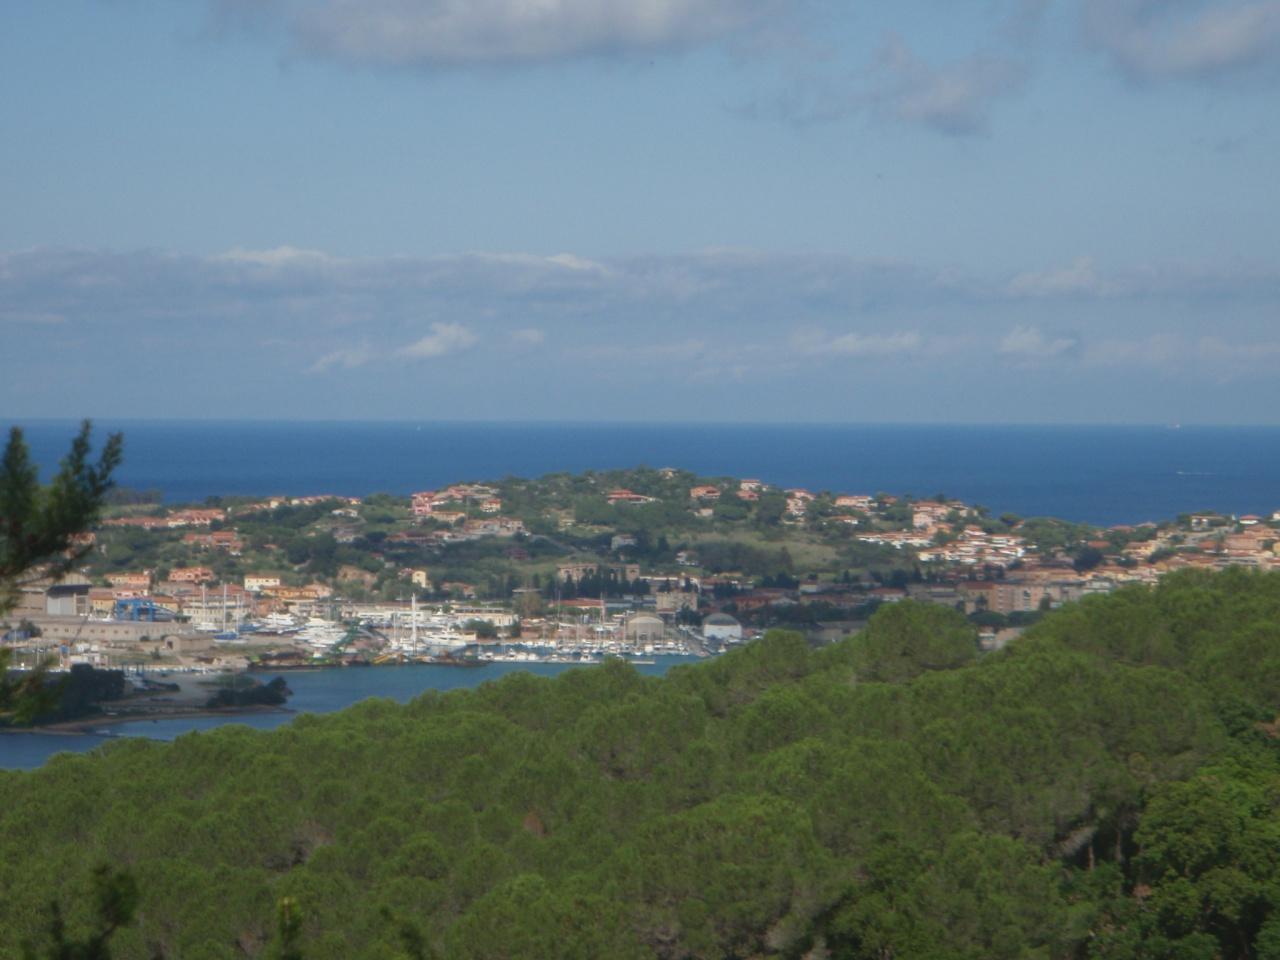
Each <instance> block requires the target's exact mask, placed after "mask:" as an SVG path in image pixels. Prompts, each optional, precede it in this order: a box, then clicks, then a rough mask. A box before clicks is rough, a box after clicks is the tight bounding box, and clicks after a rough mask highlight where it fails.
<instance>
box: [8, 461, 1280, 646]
mask: <svg viewBox="0 0 1280 960" xmlns="http://www.w3.org/2000/svg"><path fill="white" fill-rule="evenodd" d="M1278 541H1280V512H1277V513H1275V514H1273V515H1271V516H1269V517H1262V516H1255V515H1243V516H1229V515H1222V514H1217V513H1193V514H1186V515H1183V516H1180V517H1178V518H1175V519H1171V520H1167V521H1163V522H1158V523H1157V522H1153V523H1147V524H1141V525H1133V526H1115V527H1109V528H1096V527H1089V526H1085V525H1079V524H1071V523H1066V522H1062V521H1056V520H1048V519H1024V518H1019V517H1013V516H1008V515H1005V516H1001V517H992V516H991V515H990V512H989V511H988V510H987V509H985V508H984V507H981V506H979V505H975V504H969V503H965V502H963V501H960V500H956V499H953V498H947V497H945V496H941V495H939V496H938V497H934V498H927V499H925V498H914V497H908V496H895V495H889V494H884V493H875V494H871V493H846V492H834V493H833V492H830V491H818V492H814V491H809V490H806V489H802V488H788V489H779V488H777V487H775V486H773V485H771V484H769V483H767V482H764V481H761V480H757V479H728V478H718V479H717V478H703V477H696V476H694V475H692V474H689V473H686V472H683V471H678V470H675V469H671V468H668V469H663V470H657V471H654V470H647V469H643V468H641V469H638V470H634V471H617V472H615V473H612V474H588V475H583V476H578V477H568V476H564V475H555V476H552V477H546V478H541V479H540V480H531V481H523V480H506V481H503V482H501V483H458V484H454V485H451V486H448V487H445V488H443V489H440V490H430V491H428V490H424V491H420V492H417V493H414V494H413V495H412V496H410V497H407V498H397V497H390V496H386V495H375V496H372V497H368V498H363V499H362V498H357V497H338V496H327V495H312V496H295V497H285V496H280V497H270V498H262V499H254V500H250V499H239V500H236V499H228V500H227V501H225V502H210V503H207V504H204V505H199V506H193V505H178V506H163V505H160V504H155V503H152V504H143V505H137V504H134V505H124V506H118V507H115V508H113V509H112V510H111V511H110V514H109V515H108V517H107V518H106V519H104V520H103V521H102V523H101V524H100V526H99V527H98V528H97V529H96V530H94V531H91V532H87V533H85V534H84V535H83V536H82V537H81V538H80V540H79V543H78V545H77V546H78V549H79V550H81V551H82V552H83V556H82V558H81V561H80V564H79V566H78V568H77V570H76V571H75V572H74V573H72V574H70V575H68V576H65V577H63V578H61V579H60V580H58V581H57V582H49V581H41V580H34V581H32V582H30V583H27V584H26V585H25V586H24V587H23V590H22V594H21V600H20V603H19V605H18V607H17V609H15V610H14V611H12V612H11V614H10V617H9V622H8V623H7V624H5V625H3V626H4V630H5V632H4V634H3V637H4V642H5V643H6V644H8V645H10V646H12V647H14V648H15V649H16V651H17V652H18V654H19V656H20V657H21V655H23V654H27V655H29V656H31V657H38V656H45V655H48V654H50V653H53V654H55V655H57V656H58V657H59V658H60V659H61V661H62V663H63V665H64V666H65V665H70V664H74V663H90V664H93V665H96V666H113V667H118V666H125V667H135V668H138V669H145V668H153V669H209V670H225V669H244V668H249V667H253V666H265V667H268V668H271V669H279V668H285V667H290V666H310V665H323V664H346V665H357V664H358V665H366V664H368V665H377V664H384V663H404V662H416V661H423V662H435V663H448V664H454V665H466V664H470V663H483V662H490V661H494V660H522V661H523V660H549V661H555V662H566V661H568V662H581V663H590V662H597V661H598V660H599V659H600V658H602V657H605V656H611V655H612V656H622V657H629V658H633V659H645V658H652V657H655V656H662V655H690V656H707V655H712V654H715V653H719V652H722V651H724V650H725V649H728V648H729V647H731V646H733V645H735V644H738V643H742V642H744V641H746V640H749V639H751V638H752V637H753V636H756V635H758V634H759V633H760V632H761V631H762V630H763V629H765V628H767V627H771V626H787V627H791V628H795V629H801V630H804V631H805V632H806V633H808V634H809V635H810V637H811V638H812V639H813V640H814V641H815V642H821V641H823V640H831V639H836V638H838V637H840V636H843V635H846V634H848V633H850V632H854V631H856V630H857V629H858V628H859V626H860V625H861V623H863V622H865V619H866V618H867V617H868V616H869V615H870V613H872V612H873V611H874V610H875V609H876V608H877V607H878V606H880V605H882V604H886V603H895V602H899V601H902V600H906V599H912V600H916V601H921V602H927V603H936V604H945V605H947V606H950V607H953V608H955V609H958V610H961V611H963V612H964V613H965V614H966V615H968V616H969V617H970V618H971V619H972V620H973V622H974V623H975V624H976V625H977V626H978V628H979V630H980V631H981V639H982V642H983V644H984V646H986V647H989V648H991V647H997V646H1000V645H1002V644H1003V643H1004V642H1007V640H1008V639H1009V638H1010V637H1011V636H1014V635H1016V633H1017V632H1019V631H1020V630H1021V629H1024V628H1025V627H1026V626H1027V625H1028V624H1029V623H1031V622H1033V621H1034V619H1035V618H1036V617H1037V616H1039V615H1040V614H1042V613H1043V612H1044V611H1046V610H1049V609H1052V608H1055V607H1058V606H1060V605H1062V604H1064V603H1067V602H1070V601H1075V600H1080V599H1082V598H1085V597H1088V596H1091V595H1096V594H1105V593H1110V592H1112V591H1115V590H1117V589H1119V588H1122V587H1124V586H1126V585H1130V584H1151V583H1154V582H1156V581H1158V580H1159V579H1160V578H1161V577H1163V576H1165V575H1168V574H1170V573H1172V572H1175V571H1178V570H1187V569H1191V570H1218V569H1222V568H1224V567H1234V566H1239V567H1248V568H1253V569H1261V570H1268V569H1274V568H1276V567H1277V565H1280V556H1278V555H1277V553H1276V552H1275V546H1276V543H1277V542H1278Z"/></svg>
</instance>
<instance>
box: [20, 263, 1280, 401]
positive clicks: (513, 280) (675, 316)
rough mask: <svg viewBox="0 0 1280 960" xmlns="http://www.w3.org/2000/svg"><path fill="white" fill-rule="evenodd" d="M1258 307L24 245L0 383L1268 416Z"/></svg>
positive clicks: (1082, 294)
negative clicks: (123, 381) (8, 356)
mask: <svg viewBox="0 0 1280 960" xmlns="http://www.w3.org/2000/svg"><path fill="white" fill-rule="evenodd" d="M1277 316H1280V270H1276V269H1275V268H1274V267H1273V266H1272V267H1266V266H1265V265H1264V266H1255V267H1250V268H1234V269H1228V268H1224V267H1220V266H1219V267H1216V268H1215V267H1212V266H1209V265H1188V264H1155V265H1150V266H1146V267H1142V268H1130V269H1118V268H1115V267H1108V266H1106V265H1104V264H1101V263H1098V262H1097V261H1095V260H1094V259H1092V258H1089V257H1084V258H1080V259H1079V260H1077V261H1075V262H1073V263H1069V264H1067V265H1066V266H1057V267H1054V266H1050V267H1047V268H1045V269H1042V270H1039V271H1028V272H1024V273H1022V274H1019V275H1017V276H1013V277H1009V276H1005V277H1000V276H995V277H990V276H983V275H979V274H975V273H967V272H965V271H963V270H960V269H957V268H955V267H951V268H947V269H935V268H929V267H927V266H924V265H920V264H909V263H901V262H886V261H876V260H866V259H858V258H852V257H844V256H830V255H800V254H776V253H766V252H758V251H733V250H726V251H707V252H703V253H696V254H688V255H671V256H650V257H631V258H618V259H598V258H591V257H586V256H582V255H571V254H555V255H539V254H529V253H482V254H464V255H456V256H441V257H418V258H413V257H389V258H347V257H341V256H336V255H333V254H328V253H324V252H320V251H297V250H294V249H293V248H276V249H271V250H251V249H240V250H235V251H231V252H230V253H226V254H222V255H217V256H206V257H200V256H183V255H176V254H165V253H158V252H154V251H144V252H138V253H121V252H110V251H106V252H104V251H91V250H32V251H25V252H20V253H11V254H7V255H0V323H3V324H4V327H5V331H6V338H7V346H9V347H10V348H11V349H12V350H13V355H14V356H20V357H23V358H24V362H23V363H22V364H21V365H14V366H11V367H10V368H9V369H8V370H7V371H6V373H7V379H6V380H5V381H4V382H3V383H0V398H3V399H5V401H6V403H7V407H8V409H10V410H13V411H15V412H18V413H22V412H23V411H24V410H35V411H37V413H36V414H29V415H41V416H58V415H70V416H78V415H81V414H83V413H85V412H95V411H98V410H100V409H101V404H104V403H106V404H111V403H116V402H120V403H124V404H127V406H126V407H124V408H115V409H111V410H107V411H105V412H106V413H113V414H115V415H121V416H148V415H155V413H154V412H155V411H156V410H164V411H166V413H167V414H168V415H172V416H192V415H197V416H199V415H203V416H211V415H223V416H245V415H248V416H252V415H257V412H260V411H263V410H269V411H271V413H272V415H277V416H287V415H298V416H325V415H328V416H367V417H377V416H401V415H405V414H407V413H408V412H409V411H412V410H415V409H418V407H419V406H421V405H423V404H425V405H426V407H427V408H429V409H431V410H433V411H435V413H434V414H433V415H436V416H447V415H449V413H450V412H451V411H452V412H453V413H455V414H456V413H457V412H458V409H457V408H458V405H459V404H462V403H465V404H466V407H465V409H466V411H467V412H468V413H472V412H474V411H476V410H479V413H476V415H480V413H484V412H485V411H487V412H488V414H489V415H491V416H497V417H502V416H509V415H512V414H513V413H518V415H520V416H529V417H546V418H564V417H572V416H588V417H605V418H607V417H610V416H628V417H633V416H639V415H642V414H643V415H645V416H652V417H658V418H661V417H675V418H680V417H683V416H685V413H683V411H686V410H689V409H693V410H697V411H699V416H700V417H701V418H703V419H707V418H714V417H717V416H720V417H726V418H729V419H735V418H746V419H750V418H751V417H752V416H753V414H754V415H756V416H759V415H762V414H767V415H768V416H770V417H776V416H793V417H798V418H801V419H804V418H812V411H815V410H822V411H824V412H825V414H826V415H827V416H830V417H835V418H837V419H839V418H840V417H841V416H846V417H849V418H855V419H857V418H860V419H877V416H879V415H878V414H877V413H876V411H877V410H879V409H881V406H882V405H888V408H889V409H891V410H892V411H893V412H894V415H895V417H900V416H905V417H907V418H913V417H914V418H916V419H938V418H939V417H940V416H942V413H943V412H944V411H947V410H952V409H954V410H964V411H965V412H966V413H967V414H969V416H970V417H977V418H979V419H981V418H983V416H984V415H985V418H986V419H996V420H999V419H1008V418H1009V417H1010V416H1013V417H1014V418H1021V419H1060V418H1061V416H1062V415H1063V411H1070V412H1071V413H1072V414H1073V415H1074V416H1076V417H1081V416H1084V415H1085V414H1088V413H1089V412H1090V408H1087V407H1086V408H1082V407H1081V406H1080V403H1081V398H1086V399H1087V402H1088V403H1092V404H1095V405H1096V408H1095V409H1093V410H1092V416H1093V418H1095V419H1108V418H1110V419H1123V420H1129V421H1132V420H1134V419H1140V418H1141V417H1140V413H1141V411H1142V410H1147V411H1148V413H1147V416H1148V418H1149V419H1153V420H1164V419H1169V418H1173V419H1179V420H1183V421H1186V422H1193V421H1194V420H1195V419H1196V418H1197V416H1200V417H1201V418H1203V417H1204V416H1205V415H1206V414H1205V411H1209V410H1212V409H1214V408H1213V403H1212V402H1211V401H1212V400H1213V397H1214V396H1215V394H1214V391H1219V392H1222V391H1228V392H1229V391H1230V390H1233V389H1239V390H1241V391H1252V393H1251V394H1250V396H1249V398H1248V399H1247V401H1246V400H1244V399H1242V398H1239V397H1234V398H1233V400H1232V403H1233V404H1235V406H1232V407H1230V408H1229V407H1228V405H1227V402H1226V400H1223V401H1222V407H1221V409H1224V410H1226V409H1235V410H1240V409H1247V410H1262V409H1270V408H1278V409H1280V389H1278V388H1277V387H1276V384H1277V383H1280V378H1276V377H1275V376H1274V368H1275V365H1276V363H1277V361H1280V351H1278V350H1277V346H1276V338H1275V333H1274V330H1275V318H1276V317H1277ZM1064 330H1069V331H1070V333H1063V332H1062V331H1064ZM121 370H128V371H131V377H130V380H129V387H128V389H127V390H121V389H120V388H119V383H120V380H119V376H118V373H119V371H121ZM1118 371H1123V373H1124V375H1123V376H1117V372H1118ZM227 384H235V385H236V386H235V389H234V390H228V389H227V387H226V385H227ZM1268 391H1270V392H1272V393H1275V394H1277V395H1276V396H1275V397H1274V401H1275V403H1274V404H1270V405H1269V401H1268V400H1267V395H1268ZM1134 397H1140V398H1141V404H1139V405H1138V406H1135V404H1134V400H1133V398H1134ZM855 401H856V402H857V409H858V411H859V412H858V413H857V415H856V416H855V415H854V413H852V412H851V411H852V409H853V408H852V407H849V406H848V405H849V404H850V403H853V402H855ZM1193 401H1194V403H1195V404H1198V406H1196V407H1195V408H1194V409H1190V410H1186V409H1178V410H1177V411H1176V415H1175V414H1174V413H1170V414H1169V415H1168V416H1166V415H1163V414H1160V413H1158V410H1159V409H1160V406H1159V405H1160V404H1161V403H1163V404H1167V405H1174V406H1176V405H1178V404H1184V405H1190V404H1192V403H1193ZM85 403H87V404H88V406H83V405H81V404H85ZM1142 404H1145V405H1146V406H1142ZM24 405H25V406H24ZM477 405H478V406H477ZM984 411H985V414H984ZM1037 411H1039V413H1037ZM1082 411H1083V413H1082ZM1116 411H1122V413H1123V415H1119V414H1116V415H1114V416H1113V415H1112V414H1115V413H1116ZM1085 418H1086V419H1087V418H1088V416H1085ZM1219 419H1230V418H1229V417H1226V418H1224V417H1221V416H1220V417H1219Z"/></svg>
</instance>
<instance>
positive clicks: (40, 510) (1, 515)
mask: <svg viewBox="0 0 1280 960" xmlns="http://www.w3.org/2000/svg"><path fill="white" fill-rule="evenodd" d="M90 429H91V427H90V424H89V421H88V420H86V421H84V423H83V424H81V426H80V432H79V433H78V434H76V437H75V439H74V440H72V442H71V450H70V451H69V452H68V454H67V455H66V457H64V458H63V460H62V463H61V465H60V467H59V469H58V472H57V474H55V475H54V478H53V480H52V482H50V483H49V484H48V485H47V486H42V485H41V484H40V476H39V472H38V470H37V468H36V465H35V464H34V463H33V462H32V460H31V452H30V450H29V449H28V447H27V443H26V440H25V439H24V438H23V435H22V430H21V429H19V428H18V427H14V428H12V429H11V430H10V431H9V441H8V443H7V444H6V445H5V450H4V456H3V458H2V459H0V615H3V614H4V613H5V612H7V611H8V610H10V609H12V608H13V606H14V604H15V603H16V601H17V597H18V590H19V589H20V588H21V586H22V585H23V583H25V582H28V581H30V580H31V579H34V578H35V577H37V576H50V577H56V576H59V575H61V574H63V573H65V572H66V571H67V570H69V569H70V568H71V566H72V565H73V564H74V563H75V561H76V560H77V559H79V558H80V557H81V556H83V555H84V551H85V549H86V548H85V547H84V546H79V545H77V544H76V543H75V537H76V535H77V534H79V533H81V532H82V531H84V530H85V529H86V528H87V527H89V526H91V525H92V524H93V522H94V521H95V520H96V519H97V517H98V514H99V513H100V512H101V510H102V506H103V504H104V502H105V499H106V496H107V494H108V492H109V491H110V490H111V488H112V486H113V482H112V480H111V474H112V472H113V471H114V470H115V468H116V467H117V466H119V464H120V458H121V455H122V451H123V448H124V439H123V437H122V436H121V435H120V434H118V433H115V434H112V435H111V436H110V437H108V438H107V442H106V444H105V445H104V446H103V448H102V452H101V453H100V455H99V457H98V462H97V463H96V464H94V463H91V462H90V459H89V453H90V443H89V433H90ZM10 657H11V653H10V651H9V650H7V649H0V722H4V721H6V720H8V721H14V720H16V721H18V722H30V721H31V720H32V719H33V718H34V717H35V716H36V715H38V714H40V713H43V712H45V711H47V710H48V709H49V708H50V706H51V705H52V703H51V700H50V697H51V695H52V694H51V691H50V686H49V684H47V683H46V678H45V676H44V667H43V665H38V666H37V667H36V669H34V670H32V671H30V672H29V673H28V674H27V675H26V676H25V677H24V678H23V679H22V680H20V681H14V680H11V679H10V677H9V663H10Z"/></svg>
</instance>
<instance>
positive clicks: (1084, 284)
mask: <svg viewBox="0 0 1280 960" xmlns="http://www.w3.org/2000/svg"><path fill="white" fill-rule="evenodd" d="M1109 292H1112V286H1111V285H1110V284H1108V283H1106V282H1104V281H1103V280H1102V278H1101V277H1099V276H1098V269H1097V265H1096V264H1095V263H1094V261H1093V258H1092V257H1080V258H1079V259H1077V260H1076V261H1075V262H1073V263H1071V264H1069V265H1067V266H1065V267H1059V268H1055V269H1052V270H1044V271H1033V272H1029V273H1021V274H1019V275H1018V276H1016V277H1014V278H1013V279H1012V280H1011V281H1009V293H1011V294H1013V295H1014V296H1015V297H1061V296H1072V295H1076V294H1086V295H1087V294H1093V295H1100V294H1105V293H1109Z"/></svg>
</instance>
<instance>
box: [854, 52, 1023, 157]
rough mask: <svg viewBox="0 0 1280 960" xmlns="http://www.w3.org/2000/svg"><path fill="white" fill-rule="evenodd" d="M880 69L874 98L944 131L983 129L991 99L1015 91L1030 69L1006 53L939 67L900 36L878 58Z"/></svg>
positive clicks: (882, 106)
mask: <svg viewBox="0 0 1280 960" xmlns="http://www.w3.org/2000/svg"><path fill="white" fill-rule="evenodd" d="M876 66H877V71H878V73H879V77H878V80H877V81H876V85H875V89H874V90H873V91H872V93H871V100H872V102H873V103H874V104H875V105H876V107H877V108H878V109H879V110H880V111H881V112H883V113H887V114H888V115H890V116H892V117H894V118H896V119H898V120H904V121H907V122H910V123H920V124H924V125H925V126H928V127H933V128H934V129H935V130H939V131H941V132H942V133H948V134H952V135H967V134H975V133H982V132H983V131H984V130H986V127H987V115H988V112H989V109H990V106H991V103H992V101H994V100H996V99H998V98H1000V97H1004V96H1008V95H1010V94H1012V93H1015V92H1017V90H1018V89H1020V88H1021V87H1022V85H1023V83H1024V82H1025V80H1026V68H1025V67H1023V66H1022V65H1021V64H1019V63H1017V62H1015V61H1013V60H1009V59H1006V58H1002V57H992V56H981V55H979V56H973V57H969V58H967V59H964V60H960V61H957V62H954V63H949V64H944V65H940V66H935V65H933V64H930V63H928V62H927V61H925V60H923V59H922V58H920V57H919V56H917V55H916V54H915V53H914V52H913V51H912V50H911V48H910V47H908V46H907V44H906V43H905V42H904V41H903V40H902V39H901V38H899V37H894V38H892V39H891V40H890V41H889V42H888V43H887V44H886V45H885V46H884V47H883V48H882V49H881V51H880V54H879V56H878V57H877V64H876Z"/></svg>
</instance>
